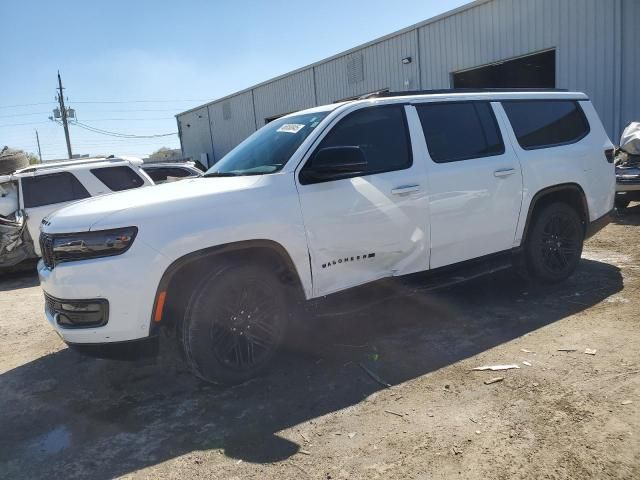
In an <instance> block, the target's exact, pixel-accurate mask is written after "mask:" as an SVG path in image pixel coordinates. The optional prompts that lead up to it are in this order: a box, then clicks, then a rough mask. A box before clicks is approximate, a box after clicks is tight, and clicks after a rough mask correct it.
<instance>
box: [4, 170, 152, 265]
mask: <svg viewBox="0 0 640 480" xmlns="http://www.w3.org/2000/svg"><path fill="white" fill-rule="evenodd" d="M141 165H142V160H140V159H138V158H133V157H119V158H92V159H82V160H70V161H64V162H48V163H43V164H38V165H32V166H29V167H26V168H22V169H19V170H17V171H15V172H13V173H10V174H7V175H0V271H1V270H2V269H3V268H7V267H13V266H15V265H17V264H19V263H21V262H23V261H25V260H28V259H31V258H37V257H39V256H40V247H39V245H38V241H37V240H38V236H39V235H40V222H42V219H43V218H44V217H46V216H47V215H49V214H51V213H53V212H54V211H55V210H57V209H59V208H61V207H64V206H66V205H68V204H70V203H72V202H76V201H78V200H82V199H84V198H89V197H94V196H96V195H103V194H106V193H112V192H118V191H122V190H129V189H132V188H139V187H144V186H147V185H153V184H154V182H153V180H151V178H150V177H149V175H147V174H146V173H145V172H144V171H143V170H142V169H141V168H140V166H141ZM34 239H35V241H34Z"/></svg>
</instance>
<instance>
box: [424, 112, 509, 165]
mask: <svg viewBox="0 0 640 480" xmlns="http://www.w3.org/2000/svg"><path fill="white" fill-rule="evenodd" d="M415 107H416V110H417V111H418V117H420V123H421V124H422V131H423V132H424V137H425V140H426V141H427V147H428V149H429V155H430V156H431V159H432V160H433V161H434V162H436V163H447V162H457V161H461V160H470V159H473V158H483V157H490V156H493V155H502V154H503V153H504V143H503V142H502V135H501V134H500V129H499V128H498V123H497V122H496V119H495V116H494V115H493V109H492V108H491V105H489V102H476V101H472V102H430V103H423V104H419V105H415Z"/></svg>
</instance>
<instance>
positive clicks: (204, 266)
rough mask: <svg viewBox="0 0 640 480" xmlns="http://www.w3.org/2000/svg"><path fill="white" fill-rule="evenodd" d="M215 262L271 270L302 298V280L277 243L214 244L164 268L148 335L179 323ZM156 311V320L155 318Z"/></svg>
mask: <svg viewBox="0 0 640 480" xmlns="http://www.w3.org/2000/svg"><path fill="white" fill-rule="evenodd" d="M216 259H225V260H227V261H232V260H234V259H235V260H240V259H241V260H243V261H255V262H257V263H262V264H266V265H268V266H270V267H273V268H275V270H276V273H277V275H278V278H279V279H280V280H281V281H282V283H283V284H284V285H287V286H288V287H290V288H291V290H292V291H293V292H295V293H296V294H298V293H299V294H301V295H302V297H303V298H304V290H303V286H302V281H301V278H300V275H299V273H298V270H297V268H296V266H295V263H294V262H293V260H292V258H291V256H290V255H289V253H288V251H287V250H286V249H285V248H284V247H283V246H282V245H281V244H280V243H278V242H276V241H273V240H266V239H262V240H246V241H239V242H233V243H228V244H224V245H216V246H214V247H209V248H204V249H202V250H196V251H195V252H191V253H188V254H186V255H184V256H182V257H180V258H178V259H176V260H174V261H173V262H172V263H171V264H170V265H169V267H167V269H166V270H165V272H164V273H163V275H162V277H161V279H160V282H159V283H158V287H157V289H156V294H155V297H154V302H153V309H152V311H151V318H150V331H149V333H150V335H153V334H157V333H158V331H159V330H160V329H165V330H169V331H170V330H171V329H172V328H174V327H175V326H176V325H178V324H179V322H180V320H181V319H182V314H183V313H184V308H186V305H187V303H188V300H189V298H190V293H191V292H192V291H193V290H194V289H195V288H197V287H198V286H199V285H200V283H201V282H202V281H203V279H202V277H203V275H205V274H206V273H207V272H208V271H209V269H210V267H211V265H212V262H214V261H216ZM163 292H164V294H163ZM163 297H164V298H163ZM159 303H161V305H159ZM158 310H159V311H160V315H159V318H158V317H156V315H157V313H158Z"/></svg>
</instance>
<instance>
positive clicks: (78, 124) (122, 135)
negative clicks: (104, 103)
mask: <svg viewBox="0 0 640 480" xmlns="http://www.w3.org/2000/svg"><path fill="white" fill-rule="evenodd" d="M72 125H74V126H76V127H80V128H83V129H85V130H89V131H90V132H93V133H99V134H101V135H107V136H112V137H120V138H157V137H169V136H171V135H177V134H178V132H170V133H158V134H153V135H133V134H129V133H118V132H111V131H109V130H103V129H101V128H96V127H92V126H91V125H87V124H85V123H81V122H77V121H76V122H73V123H72Z"/></svg>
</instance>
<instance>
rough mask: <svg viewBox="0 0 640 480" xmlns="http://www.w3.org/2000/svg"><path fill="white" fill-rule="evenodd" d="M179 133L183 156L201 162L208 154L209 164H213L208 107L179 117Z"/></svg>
mask: <svg viewBox="0 0 640 480" xmlns="http://www.w3.org/2000/svg"><path fill="white" fill-rule="evenodd" d="M178 131H179V132H180V143H181V145H182V155H183V156H184V157H185V158H186V157H190V158H192V159H193V160H200V159H201V158H202V154H203V153H206V154H207V160H208V162H209V163H212V162H213V144H212V141H211V132H210V131H209V113H208V111H207V107H202V108H199V109H197V110H193V111H191V112H187V113H185V114H183V115H180V116H179V117H178Z"/></svg>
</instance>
